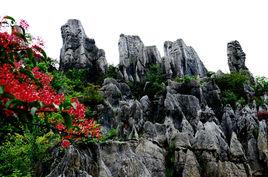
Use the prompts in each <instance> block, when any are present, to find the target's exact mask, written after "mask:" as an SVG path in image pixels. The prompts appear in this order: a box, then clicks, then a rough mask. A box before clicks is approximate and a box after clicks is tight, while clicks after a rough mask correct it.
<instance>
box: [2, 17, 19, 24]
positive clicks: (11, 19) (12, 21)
mask: <svg viewBox="0 0 268 177" xmlns="http://www.w3.org/2000/svg"><path fill="white" fill-rule="evenodd" d="M4 19H8V20H10V21H11V23H12V24H14V23H15V22H16V21H15V19H14V18H13V17H11V16H8V15H7V16H4Z"/></svg>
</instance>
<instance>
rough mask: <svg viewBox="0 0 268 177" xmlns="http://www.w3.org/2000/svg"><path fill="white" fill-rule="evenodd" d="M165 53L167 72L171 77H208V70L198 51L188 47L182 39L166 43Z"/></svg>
mask: <svg viewBox="0 0 268 177" xmlns="http://www.w3.org/2000/svg"><path fill="white" fill-rule="evenodd" d="M164 53H165V56H164V66H165V71H166V74H169V75H171V77H172V76H173V77H176V76H179V77H182V76H185V75H190V76H192V75H199V76H200V77H205V76H206V74H207V69H206V68H205V66H204V64H203V62H202V61H201V60H200V58H199V56H198V55H197V53H196V51H195V50H194V49H193V48H192V47H191V46H187V45H186V44H185V43H184V41H183V40H182V39H178V40H176V41H175V42H171V41H166V42H165V43H164Z"/></svg>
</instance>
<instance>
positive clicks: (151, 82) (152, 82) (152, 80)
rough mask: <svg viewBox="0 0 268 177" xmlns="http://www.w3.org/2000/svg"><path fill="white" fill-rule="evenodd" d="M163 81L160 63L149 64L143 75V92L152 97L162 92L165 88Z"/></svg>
mask: <svg viewBox="0 0 268 177" xmlns="http://www.w3.org/2000/svg"><path fill="white" fill-rule="evenodd" d="M164 81H165V77H164V72H163V70H162V68H161V67H160V65H158V64H155V65H151V66H150V67H149V70H148V71H147V73H146V76H145V82H147V83H146V85H145V90H144V91H145V94H146V95H148V96H149V97H150V98H153V96H154V95H156V94H159V93H162V92H163V91H164V89H165V84H164Z"/></svg>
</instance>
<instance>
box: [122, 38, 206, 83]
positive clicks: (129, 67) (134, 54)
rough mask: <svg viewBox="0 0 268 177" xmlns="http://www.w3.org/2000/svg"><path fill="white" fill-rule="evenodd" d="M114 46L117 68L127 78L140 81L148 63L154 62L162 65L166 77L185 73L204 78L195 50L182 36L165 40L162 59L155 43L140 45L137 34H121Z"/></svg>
mask: <svg viewBox="0 0 268 177" xmlns="http://www.w3.org/2000/svg"><path fill="white" fill-rule="evenodd" d="M118 46H119V56H120V57H119V58H120V62H119V68H120V71H121V73H122V75H123V76H124V78H125V80H127V81H137V82H140V81H142V80H143V78H144V76H145V74H146V71H147V70H148V69H149V67H150V65H154V64H160V65H161V66H162V68H163V70H164V72H165V74H166V76H167V78H171V77H176V76H179V77H183V76H186V75H189V76H194V75H198V76H200V77H205V76H206V74H207V69H206V68H205V66H204V64H203V62H202V61H201V60H200V58H199V56H198V55H197V53H196V52H195V50H194V49H193V48H192V47H191V46H187V45H186V44H185V43H184V41H183V40H182V39H178V40H176V41H175V42H171V41H166V42H165V43H164V52H165V56H164V57H163V58H161V55H160V53H159V51H158V49H157V47H156V46H144V44H143V42H142V41H141V39H140V37H139V36H131V35H124V34H121V35H120V39H119V43H118Z"/></svg>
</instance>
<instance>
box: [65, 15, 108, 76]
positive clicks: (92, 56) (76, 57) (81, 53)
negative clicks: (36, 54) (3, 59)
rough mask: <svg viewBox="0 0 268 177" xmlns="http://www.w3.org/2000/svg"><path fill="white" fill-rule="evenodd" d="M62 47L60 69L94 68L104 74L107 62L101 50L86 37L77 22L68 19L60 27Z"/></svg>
mask: <svg viewBox="0 0 268 177" xmlns="http://www.w3.org/2000/svg"><path fill="white" fill-rule="evenodd" d="M61 36H62V40H63V46H62V48H61V53H60V69H61V70H68V69H69V68H94V69H96V70H98V71H101V72H102V73H105V71H106V68H107V61H106V58H105V52H104V50H103V49H98V47H97V46H96V45H95V40H94V39H90V38H88V37H87V35H86V33H85V31H84V28H83V26H82V24H81V22H80V21H79V20H76V19H70V20H68V21H67V23H66V24H65V25H63V26H62V27H61Z"/></svg>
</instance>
